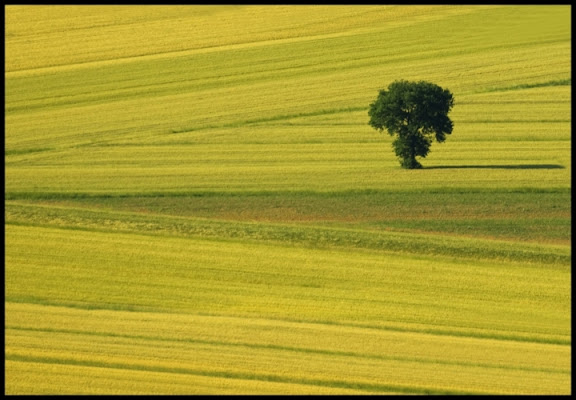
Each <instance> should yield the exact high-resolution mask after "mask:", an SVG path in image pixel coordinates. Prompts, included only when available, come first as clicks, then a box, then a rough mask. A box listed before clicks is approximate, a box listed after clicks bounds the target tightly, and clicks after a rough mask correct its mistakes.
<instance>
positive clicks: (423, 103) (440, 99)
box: [368, 80, 454, 169]
mask: <svg viewBox="0 0 576 400" xmlns="http://www.w3.org/2000/svg"><path fill="white" fill-rule="evenodd" d="M453 105H454V98H453V96H452V93H450V92H449V91H448V90H445V89H442V88H441V87H440V86H438V85H435V84H433V83H430V82H425V81H419V82H408V81H405V80H399V81H395V82H393V83H391V84H390V85H389V86H388V90H380V92H379V94H378V98H377V99H376V101H374V102H373V103H372V104H370V110H369V111H368V115H369V116H370V122H369V124H370V126H372V127H373V128H374V129H376V130H378V131H380V132H382V131H383V130H384V129H386V130H387V131H388V133H389V134H390V136H394V135H396V136H395V140H394V141H393V142H392V146H393V147H394V151H395V152H396V155H397V156H398V158H399V159H400V165H401V166H402V168H407V169H415V168H422V165H421V164H420V163H419V162H418V161H416V157H426V156H427V155H428V152H429V151H430V145H431V144H432V142H433V140H434V139H436V141H438V142H439V143H442V142H444V141H445V140H446V135H449V134H451V133H452V128H453V126H454V124H453V123H452V121H451V120H450V118H448V112H450V110H451V109H452V106H453Z"/></svg>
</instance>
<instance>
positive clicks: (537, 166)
mask: <svg viewBox="0 0 576 400" xmlns="http://www.w3.org/2000/svg"><path fill="white" fill-rule="evenodd" d="M464 168H470V169H564V168H566V167H564V166H563V165H559V164H510V165H440V166H437V167H424V169H464Z"/></svg>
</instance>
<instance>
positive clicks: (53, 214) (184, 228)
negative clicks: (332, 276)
mask: <svg viewBox="0 0 576 400" xmlns="http://www.w3.org/2000/svg"><path fill="white" fill-rule="evenodd" d="M5 223H6V224H14V225H26V226H50V227H58V228H65V229H80V230H95V231H101V232H117V233H122V232H125V233H139V234H149V235H155V236H156V235H170V236H183V237H196V238H208V239H218V240H222V239H224V240H240V241H246V240H248V241H259V242H273V243H275V244H280V245H305V246H311V247H316V248H330V247H347V248H364V249H373V250H381V251H386V252H393V253H403V254H407V253H408V254H413V255H418V256H423V255H425V256H450V257H459V258H466V259H475V260H477V259H487V260H501V261H521V262H536V263H544V264H561V265H568V264H570V261H571V256H570V249H569V248H566V246H551V245H540V244H533V243H514V242H506V241H497V240H483V239H473V238H460V237H457V236H446V235H442V236H440V235H426V234H415V233H405V232H384V231H367V230H359V229H344V228H330V227H320V226H301V225H293V224H276V223H275V224H271V223H254V222H232V221H222V220H209V219H200V218H185V217H173V216H165V215H158V214H146V215H142V214H139V213H131V212H110V211H99V210H98V211H97V210H89V209H79V208H61V207H49V206H35V205H21V204H6V205H5Z"/></svg>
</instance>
